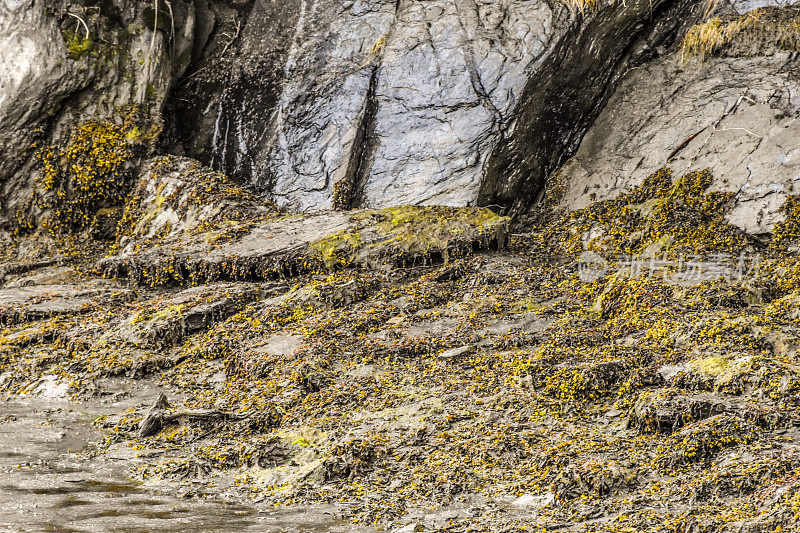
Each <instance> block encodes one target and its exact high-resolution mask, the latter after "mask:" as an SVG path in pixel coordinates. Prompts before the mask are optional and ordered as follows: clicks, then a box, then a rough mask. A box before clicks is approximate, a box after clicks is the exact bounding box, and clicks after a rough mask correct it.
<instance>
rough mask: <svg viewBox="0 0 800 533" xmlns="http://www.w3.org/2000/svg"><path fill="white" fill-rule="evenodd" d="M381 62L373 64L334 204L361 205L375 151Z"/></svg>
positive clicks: (340, 206)
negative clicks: (345, 168) (360, 114)
mask: <svg viewBox="0 0 800 533" xmlns="http://www.w3.org/2000/svg"><path fill="white" fill-rule="evenodd" d="M379 70H380V63H378V64H377V65H375V66H374V67H372V73H371V74H370V78H369V87H368V88H367V96H366V101H365V103H364V113H363V115H362V117H361V123H360V124H359V126H358V129H357V130H356V137H355V139H354V140H353V149H352V151H351V152H350V161H349V162H348V165H347V173H346V174H345V177H344V179H343V180H342V181H340V182H339V183H337V184H336V185H335V187H334V196H333V208H334V209H342V210H346V209H355V208H357V207H361V204H362V203H363V199H364V185H365V184H366V180H367V177H368V176H369V169H370V161H371V160H372V157H373V155H374V152H375V148H376V142H375V139H374V137H375V117H376V115H377V114H378V100H377V98H376V96H375V91H376V89H377V86H378V71H379Z"/></svg>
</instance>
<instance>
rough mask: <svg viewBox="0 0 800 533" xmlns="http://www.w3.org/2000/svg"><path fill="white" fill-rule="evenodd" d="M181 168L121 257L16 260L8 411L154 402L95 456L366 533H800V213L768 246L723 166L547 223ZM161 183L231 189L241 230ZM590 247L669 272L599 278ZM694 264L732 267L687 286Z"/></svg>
mask: <svg viewBox="0 0 800 533" xmlns="http://www.w3.org/2000/svg"><path fill="white" fill-rule="evenodd" d="M181 163H182V162H181V160H168V159H166V160H163V159H162V160H158V161H154V162H153V166H152V167H151V168H160V169H162V170H164V172H162V173H161V174H160V177H159V178H158V179H160V180H162V183H161V185H160V186H158V187H156V189H159V190H161V191H162V192H161V193H159V194H156V195H151V196H148V195H147V194H144V193H142V194H134V195H132V196H131V198H130V200H129V203H128V205H127V207H126V216H127V217H128V218H127V220H129V223H128V224H126V225H121V226H120V232H119V234H118V236H117V242H116V243H115V244H114V245H113V246H111V247H110V248H106V249H105V250H103V251H102V253H99V249H97V250H96V249H93V248H91V247H87V246H83V247H81V248H80V249H78V250H74V249H70V250H71V253H66V251H69V250H68V249H67V248H64V250H65V253H64V254H63V255H62V256H60V257H59V256H55V257H54V259H53V260H52V261H50V262H44V263H42V262H39V263H36V262H16V263H12V262H9V263H6V266H5V267H4V274H3V285H2V288H1V289H0V322H1V323H2V330H0V362H1V363H2V372H0V387H2V390H3V393H4V394H5V395H7V396H8V397H25V396H27V395H46V396H47V395H50V396H68V397H70V398H73V399H80V400H86V401H95V402H103V403H111V404H113V403H114V402H115V401H118V400H119V399H120V398H124V397H126V396H127V395H129V394H137V393H136V392H126V390H127V391H132V390H134V387H128V388H126V386H125V385H124V384H125V383H129V384H134V383H137V382H142V383H145V382H146V383H148V384H153V385H155V386H156V387H155V388H148V389H146V390H148V391H151V392H149V393H148V394H147V395H144V396H140V397H134V400H136V401H134V402H133V403H134V404H135V405H136V407H133V408H129V409H126V410H124V411H121V412H119V413H117V414H113V415H109V416H104V417H101V418H99V419H97V420H95V422H94V424H95V425H96V426H97V427H98V428H99V429H101V430H102V431H103V434H104V435H105V436H104V438H103V441H102V442H101V443H100V444H99V446H98V448H97V450H96V451H94V452H92V453H96V454H100V455H102V454H114V455H115V456H125V454H128V455H127V456H128V457H130V458H131V464H132V465H134V467H132V469H131V472H130V474H131V475H132V476H133V477H134V478H135V479H137V480H140V481H142V482H145V483H148V484H155V485H158V486H161V487H165V488H166V490H171V491H178V492H180V493H181V494H183V495H184V496H186V497H214V498H224V499H232V500H239V501H242V500H244V501H247V500H250V501H257V502H260V503H265V502H266V503H270V504H274V505H275V506H276V508H281V507H292V506H315V505H318V506H328V507H327V508H332V509H335V513H336V515H337V517H339V518H344V519H346V520H349V521H351V523H352V524H353V528H356V527H374V528H377V529H388V530H400V531H517V530H519V531H527V530H530V531H543V530H548V531H597V532H600V531H652V532H689V531H692V532H700V531H715V532H716V531H731V532H733V531H737V532H739V531H750V532H756V531H758V532H761V531H764V532H766V531H779V530H782V531H793V530H795V528H798V527H800V512H799V511H798V508H800V482H798V477H797V474H798V472H799V470H798V468H800V450H798V446H799V445H800V443H798V437H800V430H798V425H800V421H798V418H797V413H798V411H797V408H798V400H800V366H799V365H798V360H797V345H798V344H797V343H798V332H799V331H800V330H799V329H798V328H800V323H798V320H799V319H800V318H799V317H800V296H798V291H800V285H798V284H799V283H800V262H798V259H797V258H796V253H795V250H796V249H797V248H796V246H797V228H798V227H800V218H798V214H797V212H796V211H794V210H790V211H788V212H787V213H786V220H785V222H783V223H781V224H780V225H778V226H777V227H776V229H775V233H774V236H773V237H772V239H771V240H770V241H769V242H762V241H761V240H758V239H754V238H752V237H749V236H748V235H747V234H745V233H744V232H742V231H741V230H740V229H738V228H736V227H735V226H732V225H730V224H729V223H728V222H727V221H726V219H725V216H724V215H725V211H726V205H727V204H726V202H728V201H729V199H730V198H729V197H727V196H726V195H724V194H719V193H715V192H709V191H708V186H709V184H710V182H711V180H712V176H711V173H710V172H707V171H704V172H694V173H689V174H686V175H683V176H676V175H674V174H673V173H672V172H671V171H670V170H669V169H662V170H660V171H658V172H656V173H655V174H653V175H651V176H650V177H649V178H648V179H647V180H645V183H644V184H643V185H642V186H641V187H638V188H636V189H634V190H632V191H631V192H630V193H627V194H624V195H622V196H620V197H618V198H616V199H614V200H608V201H603V202H598V203H594V204H592V205H590V206H588V207H587V208H585V209H582V210H578V211H573V212H571V213H563V212H560V211H558V210H556V209H551V208H545V207H543V208H542V209H541V210H540V211H539V212H538V213H536V214H535V216H532V217H531V218H529V219H528V220H526V221H525V222H522V221H518V222H514V223H512V222H511V221H510V220H509V219H507V218H504V217H500V216H498V215H495V214H494V213H492V212H491V211H489V210H487V209H483V208H440V207H401V208H391V209H387V210H372V211H369V210H366V211H352V212H340V213H331V214H316V215H302V214H288V213H285V212H282V211H280V210H278V209H277V208H275V207H274V206H270V205H269V204H259V203H258V202H257V201H256V200H254V199H250V200H247V201H245V200H241V202H239V203H237V204H236V205H237V206H238V208H237V209H236V210H233V211H226V207H225V205H226V204H225V202H223V201H219V200H217V201H208V199H209V198H220V197H221V196H224V195H225V194H228V195H229V197H231V195H233V194H234V191H232V190H231V189H230V188H229V187H228V186H227V185H226V184H225V181H224V179H223V178H222V177H221V176H220V175H218V174H215V173H212V172H209V171H203V172H200V173H198V170H202V169H198V168H197V167H196V166H194V167H191V168H189V167H186V166H185V165H183V166H182V164H181ZM169 169H171V170H169ZM187 169H188V170H187ZM167 170H169V171H167ZM142 180H146V182H147V183H152V182H153V177H152V176H151V175H150V174H149V173H144V174H143V175H142ZM142 183H144V181H143V182H142ZM137 190H139V189H137ZM163 191H175V195H176V196H175V198H177V197H180V198H186V197H197V198H200V196H201V195H205V197H204V198H205V199H204V200H203V201H198V203H197V205H212V206H214V207H215V208H218V209H219V210H220V212H219V213H220V214H219V216H217V217H216V218H215V220H216V221H217V223H215V224H214V225H209V224H205V223H196V221H197V218H196V217H195V214H194V209H195V207H196V206H195V205H194V204H192V202H187V201H185V200H183V201H181V202H177V203H174V202H172V201H171V200H173V199H174V198H172V197H170V195H169V194H166V193H164V192H163ZM247 202H249V203H247ZM553 202H555V200H553ZM792 205H793V204H792ZM242 206H245V207H247V209H244V208H243V207H242ZM254 213H257V216H254ZM163 220H170V221H171V224H169V225H168V226H163V227H161V226H158V224H160V222H159V221H163ZM254 236H257V238H255V237H254ZM62 245H63V246H65V247H66V246H71V244H70V243H64V244H62ZM97 246H99V245H97ZM585 250H593V251H594V252H595V254H597V255H598V256H602V257H609V258H611V257H618V256H620V255H625V254H628V255H631V256H633V257H645V256H646V257H658V258H660V260H661V261H662V263H663V264H664V265H667V266H665V267H663V268H661V269H656V270H654V271H652V272H651V271H649V270H645V269H639V271H638V272H635V271H633V270H631V269H630V268H627V269H626V268H623V267H624V265H617V266H616V267H614V266H613V265H612V267H608V268H606V270H605V271H598V272H595V274H596V275H594V276H592V278H593V279H586V275H585V274H586V270H585V268H584V269H581V266H584V267H585V266H586V265H582V264H581V263H580V262H579V261H578V260H579V259H580V257H581V254H582V253H585ZM684 256H692V257H693V258H694V261H696V262H697V263H698V264H710V265H713V266H714V268H715V269H716V270H713V272H716V273H717V274H716V275H714V274H713V272H712V273H711V274H709V272H711V271H709V272H707V273H706V274H707V275H706V276H705V277H700V278H691V277H687V276H685V275H681V274H685V272H683V273H682V272H679V271H677V270H676V268H677V267H674V266H669V265H670V264H678V263H677V259H678V258H680V257H684ZM744 257H747V258H748V259H747V260H748V263H747V264H748V268H747V269H746V270H745V271H737V270H736V268H737V264H738V261H739V260H740V258H744ZM721 258H722V259H721ZM756 258H757V259H756ZM671 260H675V261H671ZM703 261H706V263H703ZM720 261H723V262H724V261H727V263H724V265H722V266H724V267H725V269H728V270H725V269H722V270H720V265H721V264H720V263H719V262H720ZM756 261H757V263H756ZM754 265H757V268H752V267H753V266H754ZM734 271H737V272H739V275H736V276H732V275H725V276H719V273H720V272H723V273H724V272H734ZM120 383H122V384H123V385H122V388H120ZM155 390H159V391H161V393H162V394H163V395H156V394H155V392H154V391H155ZM130 400H131V399H130V397H128V399H127V401H128V402H129V403H130Z"/></svg>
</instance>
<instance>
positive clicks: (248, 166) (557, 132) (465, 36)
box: [188, 0, 690, 209]
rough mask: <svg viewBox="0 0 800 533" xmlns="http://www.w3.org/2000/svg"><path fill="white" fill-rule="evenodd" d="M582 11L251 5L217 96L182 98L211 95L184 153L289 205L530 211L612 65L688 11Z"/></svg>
mask: <svg viewBox="0 0 800 533" xmlns="http://www.w3.org/2000/svg"><path fill="white" fill-rule="evenodd" d="M587 7H591V6H584V5H583V4H580V5H573V6H567V5H565V4H562V3H548V2H530V1H521V0H503V1H500V2H483V1H452V0H448V1H436V2H425V3H418V2H404V1H386V0H384V1H364V2H353V3H346V4H343V5H341V6H340V5H339V3H338V2H324V1H316V2H296V3H295V4H292V5H291V7H290V8H288V9H287V8H282V9H281V10H280V13H278V12H276V7H275V6H274V4H273V3H271V2H257V3H256V5H255V6H254V7H253V11H252V12H251V14H250V16H249V19H248V23H247V26H248V29H246V30H245V32H244V33H243V36H242V39H241V44H240V45H239V49H241V50H242V51H243V52H244V53H243V55H242V57H241V58H240V59H238V60H237V61H234V64H235V65H237V67H236V68H238V70H237V71H235V72H234V73H233V74H230V77H229V79H228V81H227V82H226V83H227V87H228V88H227V89H226V90H223V91H222V92H220V91H219V89H218V87H217V86H216V85H215V84H214V83H210V84H207V85H205V86H203V81H202V80H197V81H195V82H194V91H193V90H192V88H189V89H188V92H189V93H190V94H193V96H194V97H195V98H198V97H199V98H200V99H201V100H203V101H205V100H208V99H209V98H210V99H211V100H212V101H210V102H208V104H203V105H205V107H204V108H203V109H202V113H203V115H204V117H203V118H202V119H200V121H199V122H200V126H199V127H197V126H195V127H194V128H193V131H192V132H191V135H190V139H191V141H190V142H189V146H190V148H189V149H190V150H194V152H190V153H191V155H194V156H197V157H201V158H202V157H206V158H208V157H209V154H208V146H209V145H211V147H212V148H211V154H210V160H211V161H212V162H213V163H214V164H216V165H217V166H219V167H220V168H221V169H222V170H223V171H226V172H229V173H232V174H234V175H237V176H240V177H242V178H244V179H247V180H250V181H251V182H252V183H254V184H255V185H256V186H258V187H260V188H262V189H263V190H266V191H269V192H270V194H271V195H272V198H274V200H275V201H276V202H278V203H279V204H282V205H290V206H293V207H296V208H301V209H330V208H331V207H359V206H367V207H373V206H377V207H383V206H387V205H396V204H401V203H421V204H445V205H470V204H475V203H476V202H478V200H479V196H480V199H481V201H482V202H483V203H500V204H503V205H510V204H512V203H513V200H514V199H516V198H518V197H519V196H520V194H521V195H522V198H524V200H525V201H527V202H530V201H532V200H533V199H535V196H536V193H537V192H538V190H539V189H541V186H542V184H543V182H544V179H545V178H546V175H547V173H548V172H551V171H552V170H553V169H554V165H555V163H556V162H557V161H559V160H560V158H561V157H562V155H563V153H564V152H565V151H566V150H568V149H569V148H570V146H571V145H572V144H574V143H575V142H576V141H577V140H579V135H580V133H581V132H582V131H583V130H584V129H585V127H586V125H587V124H588V121H589V118H590V117H591V116H592V113H594V112H595V110H596V109H598V108H599V107H600V106H601V105H602V101H603V99H604V97H605V94H606V92H607V89H608V87H609V86H612V85H613V81H614V79H615V77H616V76H618V74H619V72H620V70H621V69H622V67H623V66H626V65H627V64H628V63H629V62H630V61H632V60H633V59H634V58H639V57H641V56H642V55H646V54H648V53H649V54H652V53H653V49H654V48H655V47H656V46H658V45H660V44H662V41H663V40H665V39H667V40H668V39H669V36H670V35H673V34H674V32H675V29H676V26H679V25H680V24H681V23H683V22H685V21H686V16H687V15H688V13H689V10H690V9H689V8H690V5H689V4H688V3H681V2H663V3H656V4H651V3H650V2H639V3H630V4H627V5H609V6H604V7H602V8H600V9H596V10H595V9H586V8H587ZM653 10H655V11H653ZM654 12H658V14H659V17H654V16H653V13H654ZM264 35H275V36H278V35H279V36H280V38H279V39H270V40H269V41H268V42H265V41H264ZM254 50H259V52H261V53H262V54H260V55H258V57H256V55H254V54H253V51H254ZM264 52H265V53H264ZM265 58H266V59H265ZM200 68H204V67H200ZM210 70H211V71H213V70H214V67H213V66H211V67H210ZM201 76H203V74H201ZM207 77H209V78H213V77H214V76H213V74H210V73H209V75H208V76H207ZM567 94H568V97H566V96H567ZM565 97H566V98H565ZM537 106H538V107H537ZM197 110H198V111H199V108H198V109H197ZM536 128H539V130H536ZM212 130H213V133H212ZM537 132H539V133H537ZM540 133H541V134H540ZM198 137H200V138H202V139H204V142H201V143H199V144H200V146H198V144H197V143H196V141H195V139H197V138H198ZM518 137H519V140H517V138H518ZM540 137H541V138H540ZM530 139H534V140H533V141H532V142H530ZM501 143H502V149H497V148H498V145H499V144H501ZM531 145H535V146H531ZM532 152H536V153H537V154H539V155H537V156H536V157H534V159H536V158H538V159H540V160H542V162H541V163H538V167H537V168H538V170H532V167H531V164H532V163H529V162H526V163H525V164H524V165H523V166H520V167H519V168H516V167H515V168H514V169H510V171H509V172H505V170H504V169H505V168H506V167H508V166H509V165H512V166H513V164H512V163H510V162H508V161H506V159H508V158H512V159H515V160H524V161H528V160H529V159H531V156H530V154H531V153H532ZM544 159H547V160H548V162H547V163H545V162H544ZM523 167H524V168H523ZM492 169H495V170H492ZM510 174H513V177H511V176H510ZM523 175H525V176H526V177H525V179H523V178H522V176H523ZM479 193H480V194H479Z"/></svg>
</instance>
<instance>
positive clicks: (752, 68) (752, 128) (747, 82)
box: [558, 52, 800, 233]
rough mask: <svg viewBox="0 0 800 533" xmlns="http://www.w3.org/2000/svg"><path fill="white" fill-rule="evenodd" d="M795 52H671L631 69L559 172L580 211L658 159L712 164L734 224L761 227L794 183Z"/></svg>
mask: <svg viewBox="0 0 800 533" xmlns="http://www.w3.org/2000/svg"><path fill="white" fill-rule="evenodd" d="M797 67H798V62H797V59H796V57H795V56H794V55H792V54H789V53H785V52H783V53H776V54H774V55H771V56H767V57H757V56H756V57H715V58H711V59H709V60H707V61H705V62H701V61H699V60H696V59H692V60H690V61H687V62H686V63H685V64H682V63H681V62H680V60H679V58H677V57H674V56H670V57H665V58H663V59H659V60H656V61H654V62H652V63H649V64H647V65H645V66H642V67H641V68H638V69H636V70H634V71H632V72H631V73H630V74H629V75H628V76H627V77H626V79H625V80H624V81H623V82H622V83H621V85H620V87H619V89H618V90H617V91H616V92H615V93H614V95H613V96H612V97H611V99H610V100H609V103H608V105H607V107H606V108H605V109H604V111H603V112H602V113H601V114H600V115H599V117H598V119H597V121H596V122H595V123H594V125H593V126H592V127H591V128H590V129H589V131H588V133H587V134H586V136H585V137H584V139H583V142H582V143H581V146H580V148H579V150H578V151H577V153H576V154H575V157H573V158H572V160H570V161H569V162H568V163H567V164H566V165H565V166H564V167H563V168H562V169H561V170H560V172H559V176H558V180H559V183H562V184H564V186H565V188H566V194H565V196H564V197H563V199H562V204H563V205H564V206H568V207H569V208H570V209H578V208H581V207H584V206H586V205H588V204H589V203H590V202H592V201H594V200H602V199H606V198H609V197H614V196H616V195H617V194H619V193H620V192H622V191H624V190H626V189H630V188H632V187H635V186H636V185H639V184H640V183H641V182H642V181H643V180H644V178H645V177H646V176H648V175H649V174H651V173H652V172H654V171H655V170H657V169H659V168H660V167H662V166H664V165H668V166H670V167H671V168H672V169H673V170H674V171H675V173H676V174H677V175H680V174H681V173H684V172H686V171H691V170H701V169H704V168H709V169H711V170H712V172H713V173H714V176H715V182H714V185H713V186H712V188H711V190H719V191H726V192H732V193H735V194H736V196H735V198H736V205H735V207H734V208H733V210H732V211H731V213H730V215H729V220H730V222H731V223H732V224H734V225H736V226H738V227H739V228H741V229H743V230H745V231H747V232H749V233H766V232H769V231H770V230H771V229H772V226H773V225H774V224H775V223H776V222H779V221H781V220H782V219H783V215H782V214H781V212H780V208H781V207H782V205H783V203H784V201H785V199H786V196H787V195H789V194H794V193H795V188H796V183H797V182H798V181H800V151H799V150H800V146H798V139H800V121H798V116H800V97H798V94H800V78H798V77H797Z"/></svg>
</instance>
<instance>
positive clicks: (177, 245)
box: [98, 160, 508, 285]
mask: <svg viewBox="0 0 800 533" xmlns="http://www.w3.org/2000/svg"><path fill="white" fill-rule="evenodd" d="M163 164H166V162H165V161H164V160H161V161H160V162H158V161H157V162H155V163H154V166H153V167H151V170H150V171H149V172H147V173H145V174H144V175H143V176H142V178H141V182H140V184H139V186H138V187H137V189H136V190H137V193H136V194H135V195H134V197H133V199H132V200H131V204H129V208H128V215H126V219H128V220H130V226H132V227H133V230H132V231H130V230H128V226H129V225H128V224H127V223H125V221H123V224H122V225H121V235H122V236H121V238H120V243H124V247H123V248H122V251H121V252H119V253H116V254H115V255H112V256H110V257H108V258H106V259H104V260H102V261H101V262H100V263H99V265H98V266H99V268H100V270H101V271H102V272H103V273H104V274H105V275H107V276H114V277H116V276H128V277H129V278H130V279H131V280H132V281H134V282H136V283H142V284H150V285H161V284H164V283H169V282H176V281H178V282H190V283H200V282H204V281H216V280H258V279H269V278H274V277H277V276H291V275H296V274H298V273H300V272H307V271H310V270H314V269H318V270H335V269H338V268H342V267H345V266H353V265H354V266H373V267H375V266H380V265H384V264H388V265H393V266H411V265H415V264H428V263H435V262H440V261H445V262H446V261H448V260H449V259H450V258H451V257H460V256H464V255H468V254H470V253H472V252H473V251H475V250H486V249H491V248H500V247H503V246H505V244H506V238H507V231H508V219H507V218H504V217H500V216H498V215H496V214H495V213H493V212H492V211H490V210H489V209H485V208H474V207H472V208H467V207H465V208H449V207H439V206H430V207H420V206H403V207H397V208H389V209H382V210H367V211H358V212H351V213H339V212H327V213H318V214H313V215H304V214H294V215H285V214H284V215H279V214H275V213H274V212H271V211H270V210H269V209H267V208H266V207H265V206H262V205H259V204H258V202H257V201H256V200H254V199H252V198H251V197H249V196H247V195H246V193H244V192H243V191H241V189H238V188H236V187H234V186H232V185H230V184H227V183H226V182H225V180H224V178H223V177H221V176H220V175H219V174H214V173H211V172H210V171H207V170H202V169H200V167H198V166H196V165H195V164H194V163H192V162H189V161H185V160H178V161H175V160H171V164H172V165H173V166H171V167H169V168H171V169H172V173H168V174H167V175H166V177H164V178H163V179H162V178H161V177H159V174H158V172H159V171H158V168H160V167H159V165H163ZM174 165H177V167H176V166H174ZM151 182H153V183H154V184H153V185H151ZM197 196H199V197H200V198H203V200H202V201H198V200H192V198H193V197H197ZM242 199H243V200H244V201H241V200H242ZM232 200H236V201H232Z"/></svg>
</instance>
